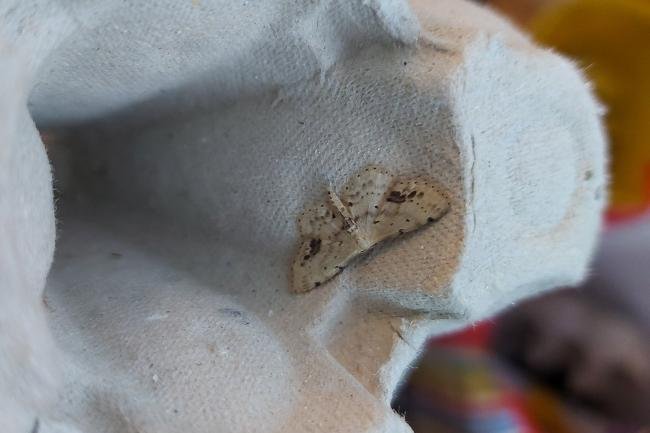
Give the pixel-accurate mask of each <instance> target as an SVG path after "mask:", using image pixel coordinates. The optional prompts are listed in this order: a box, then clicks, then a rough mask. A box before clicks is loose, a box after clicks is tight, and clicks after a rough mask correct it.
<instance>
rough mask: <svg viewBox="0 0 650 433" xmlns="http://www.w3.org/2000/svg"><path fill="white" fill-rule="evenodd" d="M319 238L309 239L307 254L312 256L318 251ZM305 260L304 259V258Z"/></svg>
mask: <svg viewBox="0 0 650 433" xmlns="http://www.w3.org/2000/svg"><path fill="white" fill-rule="evenodd" d="M320 245H321V240H320V239H312V240H310V241H309V254H307V255H308V256H311V257H314V256H315V255H316V254H318V252H319V251H320ZM307 258H309V257H307ZM305 260H306V259H305Z"/></svg>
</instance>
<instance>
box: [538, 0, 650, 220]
mask: <svg viewBox="0 0 650 433" xmlns="http://www.w3.org/2000/svg"><path fill="white" fill-rule="evenodd" d="M530 28H531V30H532V32H533V34H534V35H535V36H536V38H537V40H539V41H540V42H541V43H543V44H545V45H548V46H551V47H555V48H556V49H557V50H558V51H560V52H562V53H564V54H566V55H568V56H570V57H572V58H574V59H576V60H577V61H578V62H579V64H580V66H582V67H583V68H584V69H585V71H586V73H587V75H588V76H589V78H590V79H591V80H592V81H593V82H594V84H595V88H596V92H597V94H598V96H599V97H600V100H601V101H602V102H603V103H604V104H605V106H606V107H607V116H606V123H607V127H608V130H609V136H610V140H611V146H612V147H611V155H612V156H611V158H612V161H611V168H612V184H611V191H610V200H611V210H612V211H613V212H614V213H618V214H629V213H636V212H640V211H642V210H644V209H647V208H648V206H649V205H650V0H569V1H562V2H558V3H554V4H552V5H550V6H548V7H546V8H545V9H543V10H542V11H541V12H540V13H539V14H537V15H536V16H535V17H534V18H533V20H532V21H531V22H530Z"/></svg>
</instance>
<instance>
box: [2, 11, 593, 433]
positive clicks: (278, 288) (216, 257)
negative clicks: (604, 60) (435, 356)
mask: <svg viewBox="0 0 650 433" xmlns="http://www.w3.org/2000/svg"><path fill="white" fill-rule="evenodd" d="M12 3H13V4H12ZM0 17H1V18H0V19H1V20H2V22H3V24H4V26H3V27H2V33H1V35H2V38H3V40H2V48H1V50H2V51H0V53H1V55H2V62H3V63H2V64H3V68H2V71H1V72H0V73H2V74H3V76H2V77H3V78H5V77H8V78H7V79H6V80H0V81H2V86H3V87H2V89H3V98H1V101H0V103H1V104H2V105H1V106H0V107H1V111H0V115H1V116H2V118H1V119H0V120H1V121H2V124H3V125H9V128H5V127H4V126H3V128H0V133H1V134H3V141H2V143H0V146H1V148H0V218H2V224H1V225H0V230H2V232H0V233H2V236H3V237H2V243H0V270H1V271H2V272H0V278H1V280H0V281H1V284H2V287H0V290H2V297H3V299H9V300H10V301H11V302H6V303H5V302H3V303H2V304H1V305H0V323H1V324H2V329H17V330H19V331H16V332H12V333H6V332H3V333H2V334H0V348H1V349H2V354H3V356H2V358H1V359H0V402H2V403H3V404H0V411H2V412H0V430H2V431H3V432H10V433H13V432H17V433H18V432H20V433H22V432H25V431H29V430H30V429H31V428H32V427H33V425H34V422H35V420H36V419H38V420H39V428H40V431H41V432H45V433H53V432H57V433H71V432H116V433H118V432H119V433H122V432H128V431H134V432H135V431H137V432H140V433H148V432H156V433H159V432H178V431H186V432H192V433H193V432H215V431H218V432H242V433H243V432H246V433H248V432H355V433H356V432H391V433H392V432H400V431H404V432H407V431H409V428H408V426H407V425H406V424H405V422H404V421H403V420H401V419H400V418H399V417H398V416H397V415H396V414H394V413H393V412H392V411H391V410H390V407H389V401H390V399H391V396H392V395H393V393H394V391H395V388H396V386H397V384H398V382H399V380H400V378H401V377H402V375H403V374H404V373H405V371H407V367H408V364H409V363H410V362H411V361H412V360H413V359H414V358H415V356H416V355H417V353H418V351H419V347H420V346H421V344H422V342H423V341H424V339H425V338H426V337H427V336H429V335H432V334H434V333H440V332H444V331H446V330H449V329H452V328H454V327H458V326H462V325H463V324H467V323H470V322H472V321H473V320H476V319H479V318H482V317H485V316H486V315H489V314H493V313H494V312H496V311H498V310H499V309H501V308H504V307H506V306H507V305H509V304H511V303H512V302H515V301H516V300H517V299H519V298H521V297H525V296H529V295H531V294H534V293H537V292H539V291H541V290H547V289H550V288H552V287H553V286H554V285H557V284H569V283H572V282H576V281H578V280H580V279H581V278H582V277H583V275H584V273H585V271H586V267H587V263H588V259H589V256H590V253H591V250H592V247H593V243H594V239H595V236H596V232H597V230H598V227H599V222H600V210H601V208H602V206H603V201H604V197H603V184H604V179H605V175H604V139H603V135H602V131H601V127H600V122H599V108H598V106H597V104H596V103H595V101H594V100H593V98H592V96H591V93H590V91H589V89H588V86H587V85H586V84H585V82H584V79H583V77H582V76H581V75H580V74H579V73H578V72H577V71H576V68H575V67H574V66H573V65H572V64H570V63H569V62H567V61H566V60H563V59H561V58H559V57H558V56H556V55H554V54H552V53H549V52H547V51H545V50H542V49H538V48H536V47H534V46H533V45H532V44H531V43H530V42H528V40H527V39H526V38H525V37H524V36H522V35H520V34H519V33H518V32H516V31H515V30H514V29H513V28H512V27H510V26H509V24H507V23H506V22H504V21H502V20H501V19H499V18H498V17H496V16H494V15H493V14H492V13H490V12H489V11H487V10H484V9H481V8H480V7H478V6H476V5H473V4H471V3H468V2H463V1H460V0H445V1H439V2H425V1H422V2H418V1H414V2H412V3H411V4H408V3H406V2H402V1H388V0H385V1H368V2H363V1H341V2H334V1H332V2H325V1H323V2H315V3H314V2H288V1H287V2H284V1H278V2H268V3H264V4H261V3H256V2H250V1H249V2H236V3H233V2H224V1H208V0H201V1H186V2H171V1H159V2H155V3H150V2H135V1H127V2H117V1H104V2H92V1H91V2H73V1H59V2H35V1H20V2H18V1H16V2H9V3H3V4H2V5H1V6H0ZM6 65H11V67H12V68H13V69H9V68H8V67H5V66H6ZM11 70H13V71H14V72H15V73H13V75H11V74H9V73H8V72H7V71H11ZM5 94H6V95H12V96H13V95H17V96H16V97H11V98H5V97H4V95H5ZM27 107H28V108H29V111H28V110H27ZM30 116H31V118H30ZM32 119H33V121H35V122H36V125H37V126H38V127H39V128H41V129H43V130H47V131H48V133H47V137H48V139H47V140H46V141H48V143H47V150H48V155H49V156H50V159H51V160H52V162H53V167H54V182H55V183H54V185H55V187H56V195H57V197H58V199H57V221H58V223H57V224H58V225H57V246H56V252H55V254H54V263H53V265H52V269H51V271H50V273H49V277H48V280H47V284H45V283H44V278H45V273H46V272H47V270H48V268H49V267H50V263H51V260H52V249H53V241H54V234H55V233H54V224H53V222H54V214H53V203H52V197H51V192H50V191H51V190H50V188H49V183H50V181H51V180H50V179H51V178H50V172H49V168H48V165H47V161H46V158H45V153H44V151H43V147H42V144H41V143H40V141H39V137H38V134H37V132H36V129H35V126H34V123H33V121H32ZM368 164H379V165H381V166H382V167H385V168H386V169H387V170H390V171H391V172H392V173H419V174H422V175H425V176H427V177H432V178H434V179H435V180H436V181H437V182H439V183H440V186H441V188H442V189H443V190H444V191H445V192H447V193H448V198H449V200H450V204H451V206H450V209H451V211H450V212H449V213H448V214H447V215H446V216H445V217H444V218H443V219H441V220H440V221H439V222H438V223H436V224H434V225H431V226H428V227H426V228H425V229H423V230H421V231H417V232H414V233H412V234H411V235H409V236H406V237H404V238H403V239H400V240H399V242H394V243H391V245H390V247H389V248H384V247H381V246H380V247H379V248H377V249H375V250H373V251H372V254H371V255H370V256H369V257H368V259H367V260H360V261H359V263H358V264H356V265H355V266H354V267H352V268H349V269H347V270H346V272H345V273H343V274H341V275H340V276H339V277H337V279H336V284H328V285H327V287H322V288H321V289H319V290H316V291H312V292H310V293H308V294H306V295H301V296H296V295H292V294H291V293H290V292H289V290H288V287H289V281H290V272H289V269H290V264H291V261H292V258H293V254H294V253H295V245H296V244H297V242H298V239H299V233H298V231H297V229H296V225H295V218H296V217H297V215H298V214H299V213H300V212H302V211H303V210H304V208H305V207H306V206H308V205H309V204H310V203H314V202H315V201H317V200H319V199H321V198H322V192H323V191H322V185H323V184H327V183H332V184H336V185H341V184H343V183H344V182H345V180H346V179H348V178H349V177H350V176H351V175H352V174H354V173H356V172H358V171H359V170H360V169H362V168H363V167H365V166H367V165H368ZM44 287H45V289H43V288H44ZM43 292H44V293H43ZM42 294H43V296H44V298H45V302H43V300H42ZM5 403H6V404H5Z"/></svg>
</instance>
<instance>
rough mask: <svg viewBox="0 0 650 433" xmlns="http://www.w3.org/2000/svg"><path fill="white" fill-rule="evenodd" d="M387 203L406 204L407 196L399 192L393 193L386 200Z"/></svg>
mask: <svg viewBox="0 0 650 433" xmlns="http://www.w3.org/2000/svg"><path fill="white" fill-rule="evenodd" d="M386 201H389V202H391V203H404V202H405V201H406V196H405V195H404V194H402V193H401V192H399V191H391V192H390V194H388V197H387V198H386Z"/></svg>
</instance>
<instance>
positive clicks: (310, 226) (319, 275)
mask: <svg viewBox="0 0 650 433" xmlns="http://www.w3.org/2000/svg"><path fill="white" fill-rule="evenodd" d="M348 218H349V217H346V216H344V215H343V214H342V213H341V211H340V209H338V207H337V206H336V205H335V203H332V202H330V203H328V204H323V205H320V206H318V207H314V208H311V209H308V210H306V211H305V212H303V214H302V215H301V216H300V217H299V218H298V227H299V230H300V234H301V237H302V243H301V244H300V247H299V249H298V253H297V254H296V257H295V259H294V261H293V266H292V272H293V283H292V288H293V290H294V291H295V292H306V291H309V290H311V289H313V288H315V287H318V286H319V285H320V284H322V283H324V282H326V281H327V280H329V279H331V278H332V277H334V276H335V275H336V274H338V273H339V272H341V270H343V268H344V267H345V265H346V264H347V263H348V262H349V261H350V259H351V258H353V257H354V256H355V255H357V254H358V253H359V252H360V247H359V243H358V240H357V237H356V236H355V233H354V232H352V233H351V232H350V230H349V221H348Z"/></svg>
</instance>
